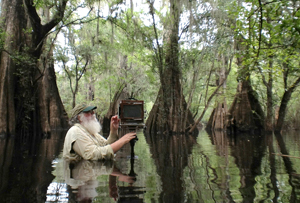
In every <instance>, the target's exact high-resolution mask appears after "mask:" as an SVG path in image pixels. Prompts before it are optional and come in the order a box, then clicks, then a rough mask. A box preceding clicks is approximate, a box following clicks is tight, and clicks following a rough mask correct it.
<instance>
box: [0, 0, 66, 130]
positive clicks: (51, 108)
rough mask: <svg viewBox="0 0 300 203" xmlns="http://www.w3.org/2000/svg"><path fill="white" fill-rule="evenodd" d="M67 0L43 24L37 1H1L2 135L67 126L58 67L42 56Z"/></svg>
mask: <svg viewBox="0 0 300 203" xmlns="http://www.w3.org/2000/svg"><path fill="white" fill-rule="evenodd" d="M65 6H66V1H62V2H60V4H59V6H58V11H57V13H54V14H53V19H52V20H50V21H49V22H48V23H46V24H45V25H42V24H41V19H40V17H39V16H38V14H37V12H36V9H35V7H34V6H33V1H30V0H12V1H11V0H3V1H1V17H2V19H4V21H3V22H2V24H1V28H2V29H3V31H4V32H6V38H5V41H4V49H3V50H2V52H1V56H0V57H1V58H0V61H1V64H0V114H1V117H0V134H1V135H14V134H19V133H24V132H27V133H33V132H38V131H40V132H44V133H48V132H50V130H51V129H52V128H56V129H61V128H65V127H67V119H66V118H67V117H66V113H65V111H64V107H63V105H62V102H61V100H60V97H59V94H58V90H57V85H56V80H55V73H54V66H53V64H52V63H50V64H49V63H48V62H49V60H47V59H48V57H47V56H43V57H41V56H42V54H43V45H44V43H45V40H46V35H47V34H48V32H49V31H50V30H51V29H52V28H53V27H54V26H56V25H57V24H58V23H59V22H60V21H61V19H62V18H63V14H64V10H65ZM46 55H47V54H46Z"/></svg>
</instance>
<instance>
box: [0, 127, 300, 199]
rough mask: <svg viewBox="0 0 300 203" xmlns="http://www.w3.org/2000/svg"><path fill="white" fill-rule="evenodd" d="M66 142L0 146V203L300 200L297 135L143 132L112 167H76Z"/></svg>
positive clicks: (54, 138)
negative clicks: (67, 159) (67, 153)
mask: <svg viewBox="0 0 300 203" xmlns="http://www.w3.org/2000/svg"><path fill="white" fill-rule="evenodd" d="M63 137H64V132H57V133H53V134H52V135H51V136H50V137H47V138H44V139H41V140H39V139H35V140H29V138H22V140H21V142H17V141H14V140H12V139H10V140H9V139H1V140H0V145H1V148H0V149H1V154H0V163H1V166H0V175H1V179H0V181H1V182H0V187H1V193H0V202H134V203H136V202H137V203H138V202H168V203H169V202H174V203H176V202H180V203H181V202H299V201H300V147H299V145H300V139H299V133H298V132H285V133H282V135H255V136H253V135H242V134H241V135H238V136H235V137H233V136H227V135H224V134H222V133H220V132H218V133H214V134H212V135H208V134H207V133H206V132H205V131H200V133H199V135H198V136H197V137H193V136H183V135H177V136H161V135H151V136H149V135H147V136H146V135H144V134H143V132H142V131H141V132H139V134H138V137H139V140H138V141H137V142H136V143H135V145H134V147H133V148H132V147H131V146H130V145H129V144H128V145H127V146H126V147H125V148H123V149H122V150H121V151H120V152H118V153H117V155H116V157H115V161H113V162H90V161H82V162H80V163H76V164H70V163H67V162H65V161H64V160H63V159H61V158H60V156H61V150H62V145H63ZM36 146H38V147H36ZM283 155H285V156H283Z"/></svg>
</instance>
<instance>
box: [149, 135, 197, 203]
mask: <svg viewBox="0 0 300 203" xmlns="http://www.w3.org/2000/svg"><path fill="white" fill-rule="evenodd" d="M145 136H146V141H147V143H148V145H149V147H150V152H151V154H152V158H153V159H154V162H155V165H156V168H157V174H158V175H159V176H160V177H161V182H162V185H161V187H162V191H161V194H160V197H159V202H173V203H176V202H184V199H185V197H184V196H185V188H184V181H183V171H184V168H185V167H186V166H187V165H188V157H189V155H190V154H191V151H192V147H193V145H194V144H195V143H196V137H194V136H191V135H168V136H166V135H155V134H148V135H145Z"/></svg>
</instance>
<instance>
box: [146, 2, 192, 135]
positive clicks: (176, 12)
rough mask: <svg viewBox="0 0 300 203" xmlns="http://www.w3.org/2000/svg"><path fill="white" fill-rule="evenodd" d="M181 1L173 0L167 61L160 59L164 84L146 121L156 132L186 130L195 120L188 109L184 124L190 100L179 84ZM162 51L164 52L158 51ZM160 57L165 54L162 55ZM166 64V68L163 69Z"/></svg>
mask: <svg viewBox="0 0 300 203" xmlns="http://www.w3.org/2000/svg"><path fill="white" fill-rule="evenodd" d="M180 6H181V4H180V2H179V1H178V0H171V1H170V23H171V24H170V25H169V26H171V28H170V29H167V30H166V32H167V33H168V35H167V38H166V39H165V40H166V45H165V46H166V53H165V65H162V64H163V63H162V62H161V66H159V68H160V81H161V87H160V90H159V92H158V96H157V99H156V101H155V104H154V107H153V108H152V110H151V112H150V113H149V117H148V119H147V122H146V126H147V131H148V132H150V133H157V132H167V133H169V132H186V129H185V126H189V125H191V124H193V123H194V119H193V117H192V114H191V113H190V112H188V118H187V123H186V124H184V123H183V122H184V120H185V115H186V111H189V109H187V104H186V101H185V98H184V96H183V93H182V88H181V84H180V77H181V72H180V70H179V58H178V53H179V45H178V40H179V37H178V29H179V19H180V13H181V8H180ZM159 54H162V53H159ZM159 57H160V58H162V57H163V56H162V55H160V56H159ZM162 68H164V70H162Z"/></svg>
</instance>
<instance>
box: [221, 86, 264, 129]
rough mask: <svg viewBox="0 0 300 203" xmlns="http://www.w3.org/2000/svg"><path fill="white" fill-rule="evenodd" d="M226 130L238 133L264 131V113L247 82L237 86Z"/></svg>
mask: <svg viewBox="0 0 300 203" xmlns="http://www.w3.org/2000/svg"><path fill="white" fill-rule="evenodd" d="M227 128H229V129H236V130H238V131H253V130H263V129H264V113H263V111H262V108H261V106H260V103H259V102H258V100H257V98H256V97H255V92H254V90H253V89H252V87H251V85H250V82H249V81H248V80H244V81H242V82H240V83H239V84H238V88H237V93H236V95H235V98H234V100H233V102H232V105H231V107H230V109H229V111H228V120H227Z"/></svg>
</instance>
